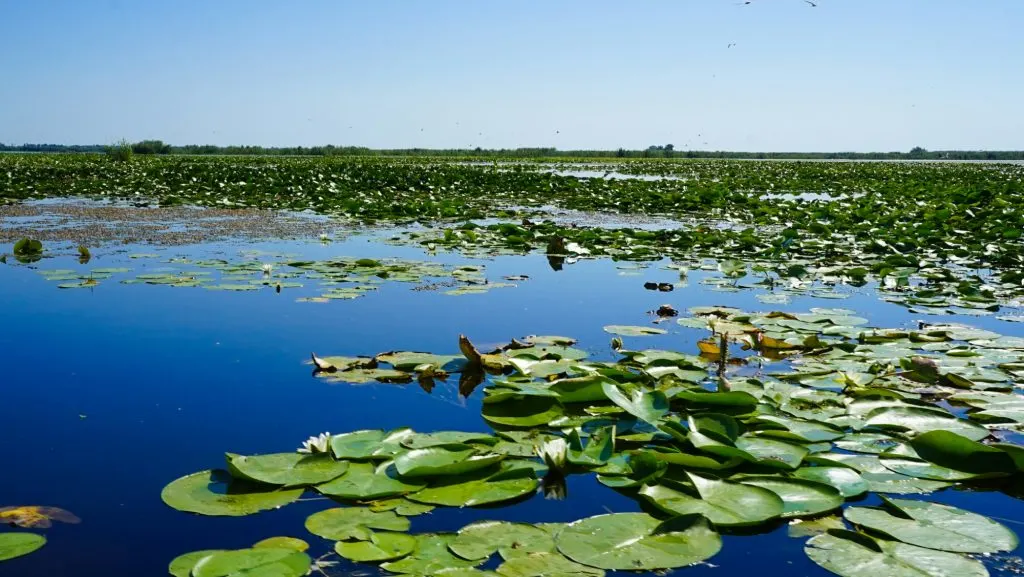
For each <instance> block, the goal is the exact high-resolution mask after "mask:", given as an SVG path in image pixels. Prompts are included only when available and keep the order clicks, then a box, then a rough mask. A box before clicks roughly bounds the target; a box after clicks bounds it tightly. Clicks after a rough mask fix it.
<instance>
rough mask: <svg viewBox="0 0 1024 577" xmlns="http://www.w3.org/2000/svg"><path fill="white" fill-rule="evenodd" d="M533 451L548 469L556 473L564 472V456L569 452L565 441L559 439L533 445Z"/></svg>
mask: <svg viewBox="0 0 1024 577" xmlns="http://www.w3.org/2000/svg"><path fill="white" fill-rule="evenodd" d="M533 450H534V452H535V453H537V456H538V457H540V458H541V459H542V460H543V461H544V464H545V465H547V466H548V467H549V468H551V469H555V470H557V471H564V470H565V461H566V454H567V453H568V451H569V445H567V444H566V442H565V439H563V438H561V437H559V438H557V439H551V440H550V441H548V442H546V443H544V444H543V445H540V446H537V445H534V447H533Z"/></svg>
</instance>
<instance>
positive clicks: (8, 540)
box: [0, 533, 46, 561]
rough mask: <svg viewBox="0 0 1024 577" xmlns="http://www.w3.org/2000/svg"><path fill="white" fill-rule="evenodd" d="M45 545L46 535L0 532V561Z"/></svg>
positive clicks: (22, 554)
mask: <svg viewBox="0 0 1024 577" xmlns="http://www.w3.org/2000/svg"><path fill="white" fill-rule="evenodd" d="M43 545H46V537H43V536H42V535H36V534H35V533H0V561H7V560H8V559H14V558H16V557H22V556H24V555H28V554H29V553H32V552H33V551H36V550H38V549H39V548H40V547H42V546H43Z"/></svg>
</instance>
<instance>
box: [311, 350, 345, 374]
mask: <svg viewBox="0 0 1024 577" xmlns="http://www.w3.org/2000/svg"><path fill="white" fill-rule="evenodd" d="M309 356H310V358H312V359H313V366H315V367H316V370H318V371H322V372H325V373H333V372H335V371H337V370H338V367H336V366H334V365H332V364H331V363H329V362H327V361H325V360H323V359H321V358H320V357H318V356H316V353H310V354H309Z"/></svg>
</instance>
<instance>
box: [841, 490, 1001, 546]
mask: <svg viewBox="0 0 1024 577" xmlns="http://www.w3.org/2000/svg"><path fill="white" fill-rule="evenodd" d="M886 504H887V506H888V507H889V508H890V509H891V510H893V511H895V512H896V513H897V514H898V515H900V516H896V515H893V514H892V513H890V512H888V511H886V510H883V509H875V508H868V507H850V508H848V509H846V511H845V512H844V513H843V516H844V517H846V520H847V521H849V522H851V523H854V524H856V525H860V526H862V527H866V528H868V529H871V530H872V531H877V532H879V533H882V534H885V535H889V536H890V537H892V538H894V539H898V540H900V541H903V542H904V543H908V544H910V545H917V546H918V547H926V548H929V549H938V550H942V551H952V552H957V553H994V552H996V551H1012V550H1013V549H1015V548H1016V547H1017V536H1016V535H1015V534H1014V533H1013V531H1010V530H1009V529H1007V528H1006V527H1004V526H1003V525H1000V524H999V523H997V522H995V521H993V520H991V519H989V518H988V517H984V516H982V515H978V514H976V513H971V512H968V511H964V510H963V509H958V508H956V507H950V506H949V505H940V504H938V503H926V502H923V501H908V500H905V499H889V500H887V501H886Z"/></svg>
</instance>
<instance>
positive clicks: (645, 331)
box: [604, 325, 668, 337]
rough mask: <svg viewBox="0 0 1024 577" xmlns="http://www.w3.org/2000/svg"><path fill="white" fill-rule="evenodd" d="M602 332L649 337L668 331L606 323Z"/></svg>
mask: <svg viewBox="0 0 1024 577" xmlns="http://www.w3.org/2000/svg"><path fill="white" fill-rule="evenodd" d="M604 332H606V333H611V334H613V335H619V336H623V337H649V336H653V335H664V334H667V333H668V331H666V330H665V329H659V328H655V327H640V326H631V325H608V326H606V327H604Z"/></svg>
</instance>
